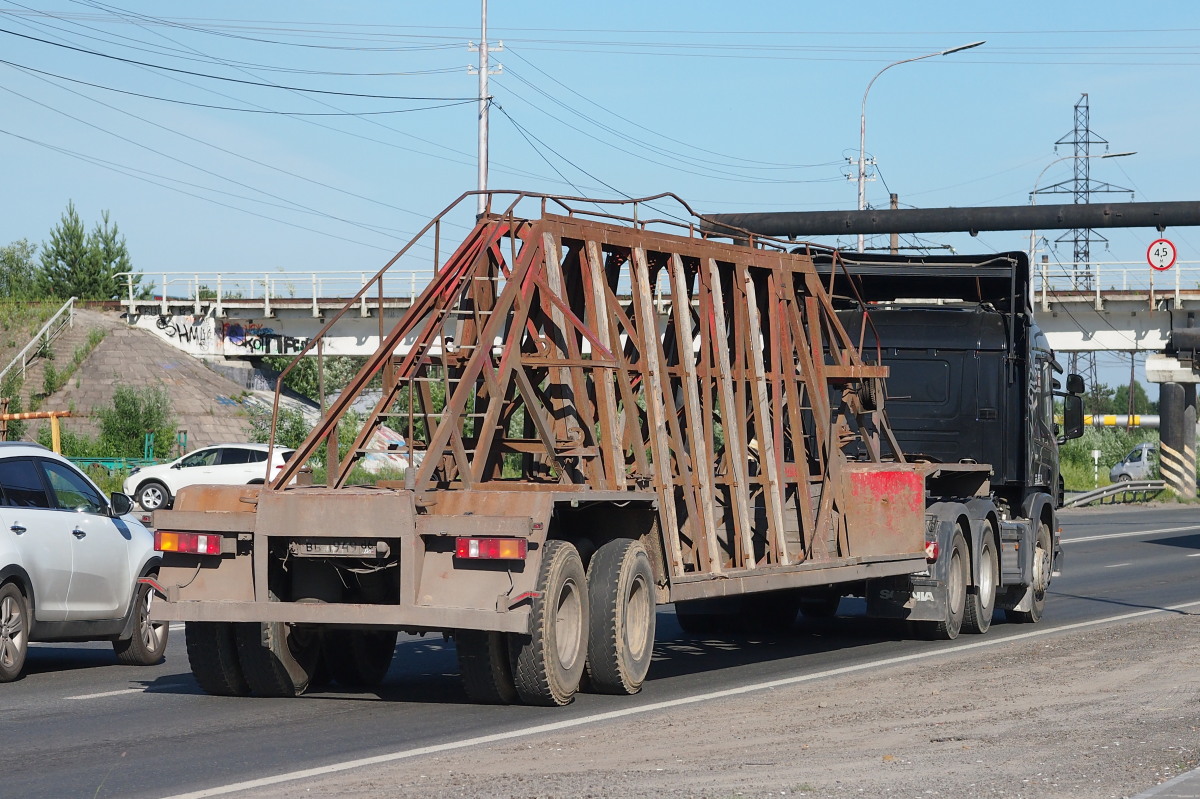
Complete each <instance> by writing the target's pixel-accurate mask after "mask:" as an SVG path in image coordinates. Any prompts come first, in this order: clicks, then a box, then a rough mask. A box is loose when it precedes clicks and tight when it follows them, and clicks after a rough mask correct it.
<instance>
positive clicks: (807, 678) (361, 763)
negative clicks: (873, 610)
mask: <svg viewBox="0 0 1200 799" xmlns="http://www.w3.org/2000/svg"><path fill="white" fill-rule="evenodd" d="M1184 529H1192V528H1184ZM1197 606H1200V600H1197V601H1193V602H1184V603H1182V604H1179V605H1172V606H1170V607H1166V608H1153V609H1151V610H1139V611H1135V612H1133V613H1124V614H1122V615H1120V616H1109V617H1107V618H1103V619H1093V620H1092V621H1081V622H1076V623H1075V624H1066V625H1063V626H1062V627H1045V628H1042V629H1040V630H1033V631H1031V632H1027V633H1018V634H1017V635H1010V636H1006V637H1004V638H1000V637H996V638H989V639H987V640H983V641H977V642H975V643H970V644H961V645H958V646H952V647H948V648H945V649H937V650H927V651H924V652H918V653H914V654H911V655H898V656H896V657H890V658H883V659H881V660H875V661H871V662H869V663H859V664H857V665H854V666H843V667H841V668H837V669H828V670H826V671H819V672H816V673H813V674H803V675H798V676H795V677H784V678H782V679H778V680H768V681H767V682H759V683H754V684H752V685H743V686H740V687H738V688H726V689H724V690H721V691H711V692H709V693H705V694H696V695H693V696H685V697H680V698H679V699H670V700H667V701H665V702H654V703H651V704H648V705H641V706H639V707H630V708H624V709H622V710H611V711H609V712H607V713H595V714H593V715H591V716H583V717H581V718H577V719H569V720H567V721H555V722H551V723H549V724H538V725H536V726H533V727H527V728H525V729H523V730H514V731H511V732H498V733H493V734H491V735H480V736H478V737H475V738H465V739H463V740H459V741H449V742H447V743H443V744H435V745H432V746H419V747H416V748H414V749H401V750H400V751H397V752H389V753H388V754H384V755H376V756H374V757H364V758H358V759H356V760H345V761H342V762H341V763H333V764H331V765H328V766H319V767H317V768H308V769H302V770H300V771H290V772H287V773H285V774H277V775H275V776H273V777H262V778H260V779H256V780H245V781H243V782H234V783H230V784H228V785H219V786H216V787H214V788H205V789H203V790H200V791H192V792H190V793H181V794H176V795H174V796H168V797H164V799H208V797H211V796H227V795H229V794H232V793H238V792H239V791H253V790H255V789H258V788H265V787H267V786H268V785H278V784H280V783H284V782H292V781H293V780H303V779H311V778H313V777H322V776H326V775H329V774H337V773H339V772H343V771H350V770H352V769H357V768H364V767H366V766H376V765H379V764H381V763H394V762H396V761H398V760H408V759H409V758H414V757H420V756H422V755H431V754H437V753H439V752H450V751H454V750H456V749H466V748H468V747H472V746H481V745H483V744H491V743H498V742H501V741H512V740H515V739H517V738H525V737H528V736H530V735H541V734H543V733H548V732H557V731H558V730H566V729H570V728H572V727H581V726H583V725H585V724H595V723H596V722H599V721H611V720H613V719H620V718H625V717H628V716H637V715H640V714H642V713H653V712H655V711H658V710H668V709H671V708H677V707H684V706H687V705H694V704H696V703H698V702H709V701H712V700H714V699H726V698H728V697H731V696H741V695H743V694H749V693H753V692H756V691H766V690H770V689H773V688H781V687H784V686H788V685H798V684H800V683H805V682H813V681H815V680H822V679H826V678H828V677H836V676H839V675H843V674H855V673H857V672H862V671H867V670H869V669H875V668H879V667H881V666H893V665H896V664H898V663H912V662H915V661H919V660H927V659H929V658H934V657H941V656H943V655H947V654H957V653H959V652H962V651H964V650H968V649H982V648H984V647H991V646H997V645H999V644H1007V643H1011V642H1013V641H1025V640H1028V639H1031V638H1040V637H1043V636H1047V635H1053V634H1055V633H1062V632H1068V631H1071V630H1081V629H1084V628H1087V627H1096V626H1098V625H1101V624H1112V623H1115V622H1121V621H1128V620H1129V619H1136V618H1140V617H1142V616H1151V615H1155V614H1159V613H1166V612H1169V611H1177V610H1183V609H1184V608H1191V607H1197Z"/></svg>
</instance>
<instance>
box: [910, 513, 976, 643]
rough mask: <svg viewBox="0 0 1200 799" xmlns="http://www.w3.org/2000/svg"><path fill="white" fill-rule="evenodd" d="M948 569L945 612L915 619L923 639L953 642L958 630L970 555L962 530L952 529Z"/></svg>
mask: <svg viewBox="0 0 1200 799" xmlns="http://www.w3.org/2000/svg"><path fill="white" fill-rule="evenodd" d="M946 557H948V558H949V559H950V560H949V563H948V570H947V574H946V615H945V617H944V618H943V619H941V620H940V621H921V622H917V624H918V628H917V629H918V630H919V631H920V632H921V634H922V636H923V637H925V638H928V639H930V640H931V641H933V640H947V641H953V640H954V639H955V638H957V637H958V633H959V631H960V630H961V629H962V623H963V616H964V615H965V613H966V605H967V584H968V583H969V582H971V571H970V568H969V567H970V556H969V555H968V554H967V542H966V539H964V538H963V534H962V530H961V529H960V530H956V531H955V533H954V539H953V541H952V542H951V544H950V551H949V552H948V553H947V554H946Z"/></svg>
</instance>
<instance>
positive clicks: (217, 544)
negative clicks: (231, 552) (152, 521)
mask: <svg viewBox="0 0 1200 799" xmlns="http://www.w3.org/2000/svg"><path fill="white" fill-rule="evenodd" d="M221 542H222V538H221V536H220V535H217V534H214V533H171V532H167V531H165V530H155V531H154V548H155V549H157V550H158V551H159V552H184V553H187V554H190V555H220V554H221Z"/></svg>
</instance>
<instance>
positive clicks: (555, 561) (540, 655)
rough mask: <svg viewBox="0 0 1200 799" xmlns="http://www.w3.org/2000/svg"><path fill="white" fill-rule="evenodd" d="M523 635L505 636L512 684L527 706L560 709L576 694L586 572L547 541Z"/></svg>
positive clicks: (566, 549)
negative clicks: (536, 593)
mask: <svg viewBox="0 0 1200 799" xmlns="http://www.w3.org/2000/svg"><path fill="white" fill-rule="evenodd" d="M537 592H538V596H537V597H535V598H534V599H533V602H532V607H531V609H530V616H529V627H530V632H529V634H528V635H518V634H511V635H509V637H508V645H509V656H510V658H511V659H512V672H513V683H514V684H515V685H516V688H517V694H518V696H520V697H521V701H523V702H525V703H526V704H529V705H545V706H547V707H554V706H561V705H565V704H567V703H569V702H570V701H571V700H572V699H573V698H574V697H575V693H576V691H578V690H579V680H580V678H581V677H582V676H583V668H584V662H585V661H586V660H587V649H588V641H587V639H588V592H587V574H586V573H585V572H584V570H583V561H582V560H580V558H579V551H578V550H576V549H575V547H574V546H572V545H571V544H569V543H568V542H566V541H547V542H546V543H545V544H544V545H543V551H542V564H541V568H540V570H539V572H538V579H537Z"/></svg>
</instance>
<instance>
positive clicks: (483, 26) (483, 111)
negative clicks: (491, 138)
mask: <svg viewBox="0 0 1200 799" xmlns="http://www.w3.org/2000/svg"><path fill="white" fill-rule="evenodd" d="M467 49H468V50H470V51H471V52H475V51H477V50H478V51H479V66H478V67H467V74H469V75H473V74H476V73H478V75H479V156H478V158H479V166H478V185H477V186H476V188H478V189H479V191H480V192H485V191H487V186H488V106H490V105H491V102H492V98H491V95H489V94H488V75H498V74H500V70H501V69H503V67H502V66H501V65H500V64H497V65H496V71H495V72H492V71H491V67H490V66H489V64H488V54H489V53H496V52H499V51H501V50H503V49H504V42H500V43H499V44H497V45H496V46H495V47H489V46H488V38H487V0H481V2H480V12H479V44H478V46H477V45H476V44H475V43H474V42H471V43H470V44H469V46H468V48H467ZM486 210H487V196H486V195H484V194H480V195H479V202H478V204H477V205H476V213H478V214H480V215H482V214H483V212H484V211H486Z"/></svg>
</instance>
